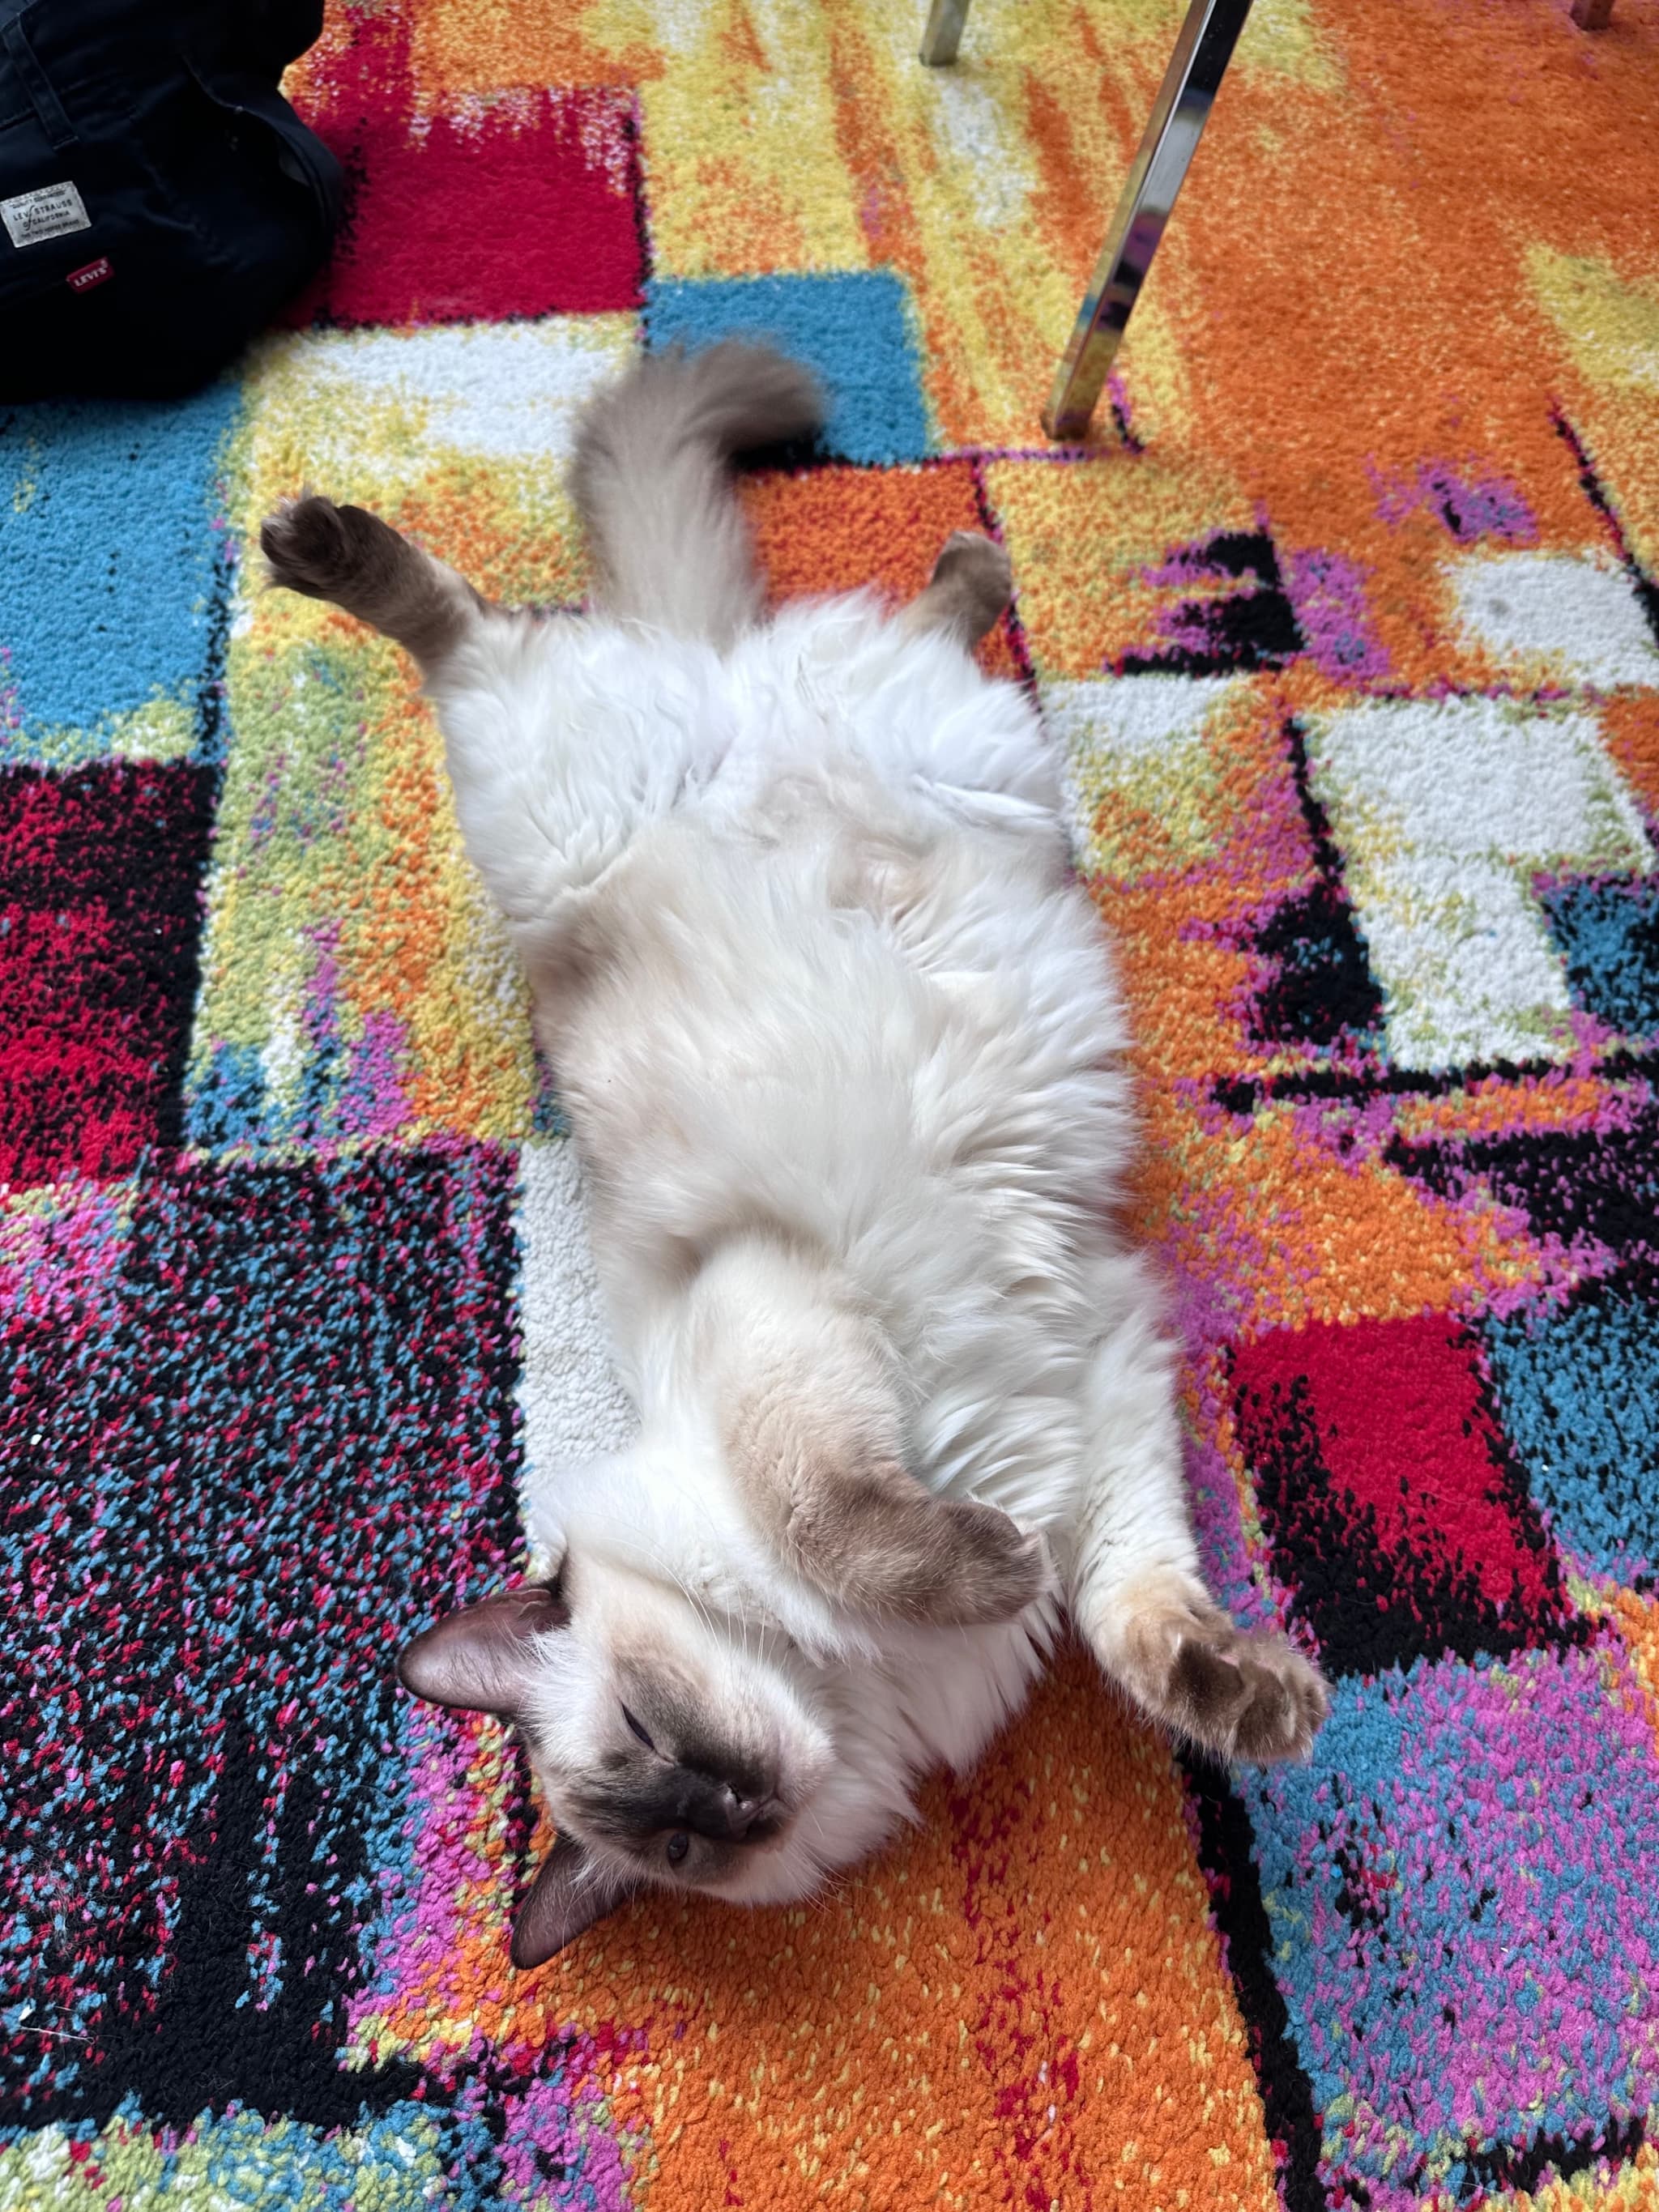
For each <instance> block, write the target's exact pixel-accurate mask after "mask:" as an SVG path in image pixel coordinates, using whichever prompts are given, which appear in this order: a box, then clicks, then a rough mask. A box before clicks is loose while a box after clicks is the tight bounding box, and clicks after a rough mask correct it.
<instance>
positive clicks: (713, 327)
mask: <svg viewBox="0 0 1659 2212" xmlns="http://www.w3.org/2000/svg"><path fill="white" fill-rule="evenodd" d="M645 331H646V339H647V343H648V344H649V345H650V347H651V349H652V350H653V352H662V351H664V350H665V349H667V348H668V347H669V346H671V345H682V346H684V348H685V349H686V350H687V352H689V353H695V352H696V350H697V349H698V348H699V347H700V346H706V345H713V344H714V343H716V342H717V341H718V340H720V339H721V338H753V339H764V340H767V341H769V343H771V344H773V345H775V346H776V347H777V349H778V350H779V351H780V352H781V353H787V354H789V355H791V356H793V358H794V359H795V360H797V361H803V362H806V363H807V364H808V366H809V367H810V368H813V369H816V370H817V374H818V377H819V379H820V380H821V381H822V383H823V388H824V392H825V394H826V396H827V398H828V399H829V422H827V423H826V424H825V426H824V429H823V436H822V439H821V441H820V444H821V449H822V450H823V453H826V454H827V455H829V456H831V457H833V458H834V459H839V460H847V461H861V462H866V463H868V464H871V465H875V466H878V467H883V468H891V467H893V466H894V465H896V464H897V463H899V462H902V461H919V460H921V459H924V458H925V457H926V456H927V454H928V453H931V452H932V451H933V438H932V435H931V433H930V430H929V427H928V420H927V402H926V401H925V399H924V398H923V397H922V391H921V360H920V357H919V356H918V354H917V350H916V343H915V337H914V335H913V333H912V328H911V320H910V313H909V301H908V297H907V295H906V292H905V288H904V283H903V281H902V278H900V277H899V276H896V275H895V274H894V273H893V271H892V270H890V269H864V270H848V271H845V272H842V273H838V274H834V275H826V276H739V277H729V278H728V277H720V278H690V277H687V278H676V279H671V280H664V281H661V282H659V283H653V284H651V285H649V286H648V287H647V292H646V306H645Z"/></svg>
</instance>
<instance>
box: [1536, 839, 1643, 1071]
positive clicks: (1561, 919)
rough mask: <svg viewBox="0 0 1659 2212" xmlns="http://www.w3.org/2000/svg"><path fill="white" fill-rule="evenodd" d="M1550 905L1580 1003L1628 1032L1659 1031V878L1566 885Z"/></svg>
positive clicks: (1549, 895) (1553, 893)
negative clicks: (1653, 879) (1654, 879)
mask: <svg viewBox="0 0 1659 2212" xmlns="http://www.w3.org/2000/svg"><path fill="white" fill-rule="evenodd" d="M1543 903H1544V911H1545V912H1546V914H1547V915H1548V916H1549V923H1550V927H1551V930H1552V931H1553V933H1554V936H1555V941H1556V943H1557V944H1558V945H1559V946H1560V948H1561V951H1562V953H1563V955H1564V956H1565V960H1566V963H1567V982H1568V986H1569V987H1570V989H1571V992H1572V998H1573V1004H1574V1005H1575V1006H1581V1007H1583V1011H1584V1012H1586V1013H1588V1014H1594V1015H1595V1017H1596V1018H1597V1020H1598V1021H1603V1022H1605V1023H1606V1024H1607V1026H1608V1028H1609V1029H1612V1030H1616V1031H1617V1032H1618V1033H1619V1035H1620V1036H1627V1037H1638V1038H1644V1039H1645V1038H1650V1037H1652V1036H1656V1035H1659V882H1654V881H1652V880H1651V879H1650V880H1648V881H1645V882H1642V881H1638V882H1633V883H1631V882H1626V883H1581V884H1563V885H1561V886H1560V887H1559V889H1557V890H1550V891H1546V892H1545V894H1544V902H1543Z"/></svg>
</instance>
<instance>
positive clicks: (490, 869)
mask: <svg viewBox="0 0 1659 2212" xmlns="http://www.w3.org/2000/svg"><path fill="white" fill-rule="evenodd" d="M260 544H261V545H262V547H263V549H264V555H265V559H266V561H267V562H268V563H269V564H270V578H271V581H272V582H273V583H274V584H277V585H283V586H286V587H287V588H288V589H289V590H290V591H295V592H303V593H304V594H305V595H306V596H307V598H309V599H328V600H331V601H332V602H333V603H334V605H337V606H339V607H343V608H344V609H345V611H347V613H349V614H352V615H355V616H356V617H357V618H358V619H359V620H360V621H362V622H365V623H369V624H370V625H371V626H372V627H373V628H374V629H378V630H380V632H381V633H382V634H383V635H386V636H387V637H391V638H393V639H395V640H396V641H397V642H398V644H400V645H402V646H403V647H404V648H405V649H406V650H407V651H408V652H409V653H410V654H411V655H412V657H413V658H414V659H415V661H416V664H417V665H418V666H419V668H420V671H421V674H422V678H423V680H424V684H425V689H426V691H427V695H428V697H429V698H430V699H431V701H432V702H433V704H434V706H435V708H436V710H437V716H438V721H439V725H440V726H441V729H442V731H443V735H444V749H445V754H446V757H447V762H448V767H449V775H450V781H451V783H452V784H453V787H454V793H455V806H456V812H457V815H458V817H459V821H460V826H461V835H462V837H463V840H464V842H465V845H466V848H467V852H468V854H470V855H471V860H472V861H473V864H474V865H475V866H476V867H477V870H478V872H479V873H480V874H481V875H482V876H483V879H484V881H485V883H486V884H488V885H489V890H490V891H491V892H492V894H493V895H494V896H495V901H496V902H497V904H498V905H499V906H500V907H501V910H502V912H503V914H504V915H506V917H507V921H508V922H509V923H510V924H512V925H513V927H514V930H515V933H516V935H517V938H518V941H519V944H520V951H521V952H523V953H524V954H525V955H526V957H530V958H532V959H533V958H534V957H537V956H538V955H547V954H550V953H552V952H553V951H556V948H557V947H558V946H559V945H562V943H564V941H565V940H566V939H567V938H568V932H569V927H570V924H571V922H572V920H573V919H574V908H573V906H572V903H571V895H573V894H575V895H579V894H580V893H582V892H583V891H585V890H587V889H588V887H589V886H590V885H592V884H593V883H594V882H595V881H596V880H597V879H598V878H599V876H600V875H601V874H602V873H603V872H605V869H606V868H607V867H609V866H611V864H612V863H613V862H614V861H615V860H617V858H618V857H619V855H620V854H622V852H623V849H624V848H626V847H627V845H628V844H629V842H630V840H631V839H632V838H633V836H634V835H635V832H636V831H637V830H638V829H640V827H641V824H642V823H645V822H646V821H647V820H649V819H653V818H655V817H660V816H661V815H663V814H665V813H666V812H667V811H669V809H670V808H671V805H673V803H674V800H675V799H676V797H677V795H678V793H680V791H681V790H682V788H683V787H684V781H685V777H686V775H687V772H688V768H689V766H690V762H691V756H692V751H693V748H694V745H695V744H696V742H697V734H696V730H695V727H694V721H693V718H692V717H691V716H690V714H685V713H680V714H675V713H665V714H655V715H653V714H649V713H641V712H639V711H635V712H633V713H631V714H630V713H628V712H624V711H620V710H619V708H618V701H622V702H623V704H624V705H625V703H626V702H625V698H624V691H625V679H626V676H627V673H628V670H629V668H630V667H634V666H637V664H638V660H639V657H640V655H639V647H638V646H637V645H636V644H633V643H629V642H628V641H623V640H622V639H621V638H620V637H619V635H617V634H613V633H610V632H607V631H605V630H604V629H602V628H590V627H588V626H586V625H584V624H581V623H578V622H577V621H576V620H575V619H574V617H552V618H551V619H550V620H546V621H543V620H538V618H537V617H535V616H533V615H532V614H529V613H527V612H523V611H514V610H508V609H505V608H501V607H497V606H495V605H491V603H490V602H489V600H487V599H483V598H482V597H481V596H480V595H479V593H478V592H475V591H474V590H473V588H472V586H471V585H470V584H469V583H467V582H466V581H465V579H464V578H463V577H461V576H459V575H458V574H456V573H455V571H454V570H453V568H447V566H446V565H445V564H444V562H441V561H439V560H437V559H435V557H434V556H432V555H431V554H429V553H427V552H424V551H422V549H421V548H420V547H419V546H416V545H413V544H410V541H409V540H408V539H407V538H404V537H403V536H401V535H400V534H399V532H397V531H396V530H394V529H393V528H392V526H391V525H390V524H389V523H386V522H383V521H382V520H380V517H379V516H378V515H375V514H370V513H368V512H367V511H366V510H365V509H364V508H362V507H336V506H335V505H334V504H333V502H332V501H330V500H326V499H319V498H317V497H315V496H314V495H307V496H306V497H304V498H302V499H299V500H295V501H292V502H291V503H289V505H288V506H285V507H281V508H279V509H278V510H277V512H276V513H275V514H273V515H271V516H270V519H269V520H267V521H266V523H265V525H264V529H263V530H262V531H261V532H260ZM562 656H564V657H563V658H562ZM606 656H608V658H606ZM579 664H580V666H579ZM589 664H592V666H591V667H590V666H589ZM582 670H586V671H587V672H586V680H583V677H582V674H581V671H582ZM665 682H666V679H665ZM669 703H670V705H671V706H672V705H674V704H677V703H678V702H676V701H675V700H674V699H673V698H672V697H670V702H669Z"/></svg>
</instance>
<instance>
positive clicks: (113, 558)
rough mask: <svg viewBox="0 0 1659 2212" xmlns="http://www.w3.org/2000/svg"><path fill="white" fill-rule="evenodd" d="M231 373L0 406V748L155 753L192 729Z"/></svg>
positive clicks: (202, 715) (234, 399) (200, 702)
mask: <svg viewBox="0 0 1659 2212" xmlns="http://www.w3.org/2000/svg"><path fill="white" fill-rule="evenodd" d="M239 404H240V392H239V388H238V386H236V385H235V384H234V382H230V381H225V382H222V383H219V384H215V385H211V386H209V388H208V389H207V390H206V391H205V392H197V394H195V396H194V397H193V398H188V399H184V400H180V401H178V402H175V403H173V404H166V405H162V404H155V403H151V402H142V403H139V402H110V401H93V400H79V401H65V402H62V403H58V404H51V405H42V406H35V407H19V408H16V409H14V410H11V411H10V412H9V413H8V414H5V415H3V416H0V500H3V501H4V504H5V507H6V510H7V512H6V527H5V529H4V530H3V531H0V760H3V761H4V762H6V763H8V764H13V763H18V762H22V761H27V762H31V763H36V764H39V765H41V766H46V767H58V768H65V767H78V766H81V765H82V764H84V763H88V762H89V761H92V760H95V759H98V758H100V757H105V756H106V755H107V754H108V753H110V752H112V751H116V752H122V753H127V754H138V755H145V756H150V757H176V756H177V755H178V754H179V753H180V752H183V751H186V750H190V748H191V745H192V744H197V743H199V742H200V740H201V739H202V738H204V736H205V735H206V734H207V726H208V725H209V724H210V722H211V721H212V720H213V719H214V716H215V714H216V696H212V695H213V692H214V687H213V680H212V679H213V675H214V672H215V671H214V667H213V663H214V659H215V654H216V630H217V629H218V628H220V627H221V626H222V619H223V616H222V608H223V602H224V594H225V584H226V576H227V552H226V549H227V544H228V540H227V539H226V538H225V537H224V535H223V533H222V530H221V529H219V528H216V526H215V525H216V522H217V520H218V518H219V517H220V516H221V515H222V513H223V498H222V490H221V473H222V464H223V453H224V446H225V441H226V436H227V434H228V431H229V429H230V428H231V425H232V423H233V422H234V419H235V416H236V411H237V408H238V405H239Z"/></svg>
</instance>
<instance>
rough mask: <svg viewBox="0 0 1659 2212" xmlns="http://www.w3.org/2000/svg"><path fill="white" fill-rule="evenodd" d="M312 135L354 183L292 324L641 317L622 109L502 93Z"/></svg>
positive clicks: (621, 97) (631, 144)
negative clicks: (462, 105)
mask: <svg viewBox="0 0 1659 2212" xmlns="http://www.w3.org/2000/svg"><path fill="white" fill-rule="evenodd" d="M322 131H323V135H324V136H325V137H327V138H328V139H329V140H330V142H331V143H332V144H333V145H334V147H335V150H336V151H337V153H339V154H340V155H341V156H342V158H343V160H344V161H345V162H346V164H347V167H348V171H349V173H350V174H351V175H352V176H353V177H354V178H356V179H357V182H356V190H355V191H354V193H353V196H352V198H351V201H350V203H349V214H348V216H347V221H346V227H345V229H344V231H343V234H342V236H341V239H340V242H339V245H338V246H337V248H336V250H335V254H334V258H333V261H332V263H331V265H330V267H329V268H328V270H326V271H325V274H324V276H322V278H321V279H320V280H319V283H318V285H317V286H316V287H314V288H313V290H312V291H311V292H309V293H308V294H307V295H306V296H305V298H304V300H303V301H301V303H300V305H299V307H297V308H296V309H295V313H294V315H293V317H292V319H293V320H295V321H298V322H311V321H313V320H317V319H321V320H324V321H327V322H334V323H341V324H362V323H392V324H408V323H459V322H502V321H506V320H507V319H509V318H512V317H515V316H537V315H570V314H599V313H606V312H611V311H615V312H625V311H626V310H628V309H629V308H634V307H638V306H639V305H640V304H641V296H642V295H641V289H640V286H641V278H642V276H643V275H644V266H643V246H642V244H641V228H640V223H639V221H638V218H637V214H636V210H635V183H636V169H637V162H636V159H635V139H634V109H633V100H632V95H631V94H627V93H623V92H618V91H616V90H614V89H611V88H599V89H591V88H576V89H570V90H565V89H555V90H550V91H544V90H535V91H530V90H525V91H513V92H506V93H501V94H496V95H495V96H494V97H493V98H491V99H490V100H487V101H486V100H480V101H478V102H477V105H476V106H473V107H471V108H468V109H460V110H458V111H457V112H450V113H441V114H436V115H431V116H423V115H405V114H403V113H401V112H386V111H382V112H379V113H371V114H368V115H364V116H361V117H358V118H354V120H353V121H352V122H351V124H350V125H348V126H346V127H345V128H344V129H342V127H341V125H340V124H339V123H338V122H334V123H333V124H332V125H331V123H330V122H329V121H326V120H325V121H324V122H323V124H322Z"/></svg>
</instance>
